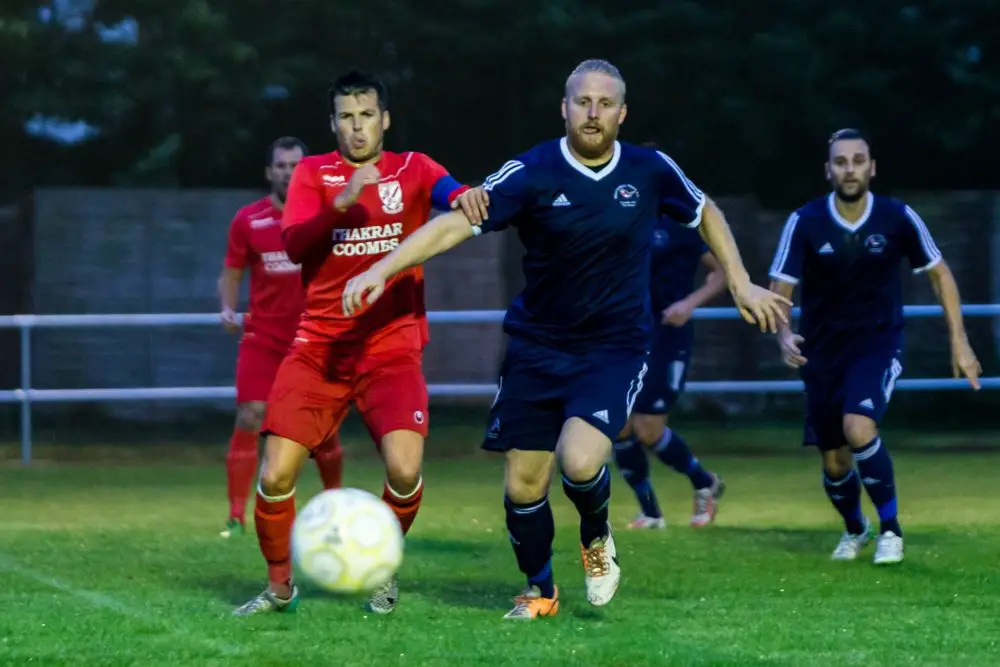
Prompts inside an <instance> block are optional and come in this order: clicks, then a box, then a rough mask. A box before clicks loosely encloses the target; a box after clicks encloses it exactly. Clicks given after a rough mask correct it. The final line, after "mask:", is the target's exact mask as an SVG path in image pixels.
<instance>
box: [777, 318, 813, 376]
mask: <svg viewBox="0 0 1000 667" xmlns="http://www.w3.org/2000/svg"><path fill="white" fill-rule="evenodd" d="M804 341H805V338H803V337H802V336H800V335H798V334H797V333H795V332H794V331H792V330H791V329H788V328H784V329H782V330H781V332H780V333H779V334H778V345H779V346H780V347H781V360H782V361H783V362H785V365H786V366H788V367H789V368H800V367H802V366H805V365H806V361H808V359H806V358H805V357H803V356H802V350H801V349H799V346H800V345H802V343H803V342H804Z"/></svg>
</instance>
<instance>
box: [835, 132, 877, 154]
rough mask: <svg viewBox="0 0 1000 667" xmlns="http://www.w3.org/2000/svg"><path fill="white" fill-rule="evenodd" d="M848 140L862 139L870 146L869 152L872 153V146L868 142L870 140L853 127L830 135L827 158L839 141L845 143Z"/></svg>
mask: <svg viewBox="0 0 1000 667" xmlns="http://www.w3.org/2000/svg"><path fill="white" fill-rule="evenodd" d="M848 139H860V140H861V141H863V142H865V143H866V144H868V150H869V151H871V146H872V144H871V142H870V141H868V138H867V137H866V136H865V135H864V133H863V132H862V131H861V130H857V129H855V128H853V127H845V128H842V129H840V130H837V131H836V132H834V133H833V134H831V135H830V138H829V139H827V142H826V155H827V157H829V156H830V148H831V147H832V146H833V145H834V144H835V143H837V142H838V141H844V140H848Z"/></svg>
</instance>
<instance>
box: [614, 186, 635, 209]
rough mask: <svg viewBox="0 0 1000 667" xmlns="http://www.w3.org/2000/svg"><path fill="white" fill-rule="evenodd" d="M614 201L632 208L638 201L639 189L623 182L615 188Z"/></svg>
mask: <svg viewBox="0 0 1000 667" xmlns="http://www.w3.org/2000/svg"><path fill="white" fill-rule="evenodd" d="M615 201H616V202H618V203H619V204H621V205H622V206H624V207H625V208H634V207H635V206H636V205H637V204H638V203H639V189H638V188H637V187H635V186H634V185H630V184H628V183H623V184H621V185H619V186H618V187H617V188H615Z"/></svg>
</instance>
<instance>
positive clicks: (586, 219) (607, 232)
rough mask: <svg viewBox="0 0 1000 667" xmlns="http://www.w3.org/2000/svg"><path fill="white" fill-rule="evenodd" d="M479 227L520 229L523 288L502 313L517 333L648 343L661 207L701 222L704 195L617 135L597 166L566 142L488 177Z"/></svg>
mask: <svg viewBox="0 0 1000 667" xmlns="http://www.w3.org/2000/svg"><path fill="white" fill-rule="evenodd" d="M483 187H484V189H485V190H487V191H488V192H489V196H490V206H489V220H487V221H486V222H484V223H483V226H482V231H486V232H490V231H497V230H500V229H504V228H505V227H507V226H508V225H509V226H511V227H514V228H515V229H517V232H518V235H519V236H520V239H521V242H522V243H523V244H524V247H525V249H526V253H525V256H524V260H523V270H524V277H525V288H524V290H523V291H522V292H521V293H520V294H519V295H518V296H517V298H515V299H514V302H513V303H512V304H511V306H510V308H509V309H508V310H507V315H506V317H505V318H504V331H505V332H507V333H508V334H509V335H510V336H512V337H520V338H523V339H526V340H529V341H534V342H536V343H539V344H542V345H547V346H549V347H554V348H558V349H562V350H565V351H568V352H581V353H583V352H590V351H594V350H614V351H624V352H628V351H645V350H646V348H647V347H648V343H649V324H650V306H649V261H650V247H651V245H652V239H653V227H654V226H655V224H656V222H657V220H658V219H659V216H660V212H661V210H662V211H664V212H665V213H666V214H668V215H670V216H671V217H672V218H673V219H674V220H677V221H678V222H679V223H682V224H686V225H688V226H690V227H697V226H698V224H699V223H700V222H701V212H702V208H703V207H704V205H705V195H704V194H702V192H701V190H699V189H698V188H697V187H695V185H694V184H693V183H692V182H691V181H690V180H688V179H687V177H686V176H685V175H684V173H683V172H682V171H681V170H680V168H679V167H678V166H677V165H676V164H675V163H674V162H673V160H671V159H670V158H669V157H667V156H666V155H665V154H663V153H661V152H659V151H655V150H652V149H647V148H640V147H638V146H633V145H630V144H624V143H619V142H615V147H614V156H613V157H612V159H611V161H610V162H608V164H607V165H605V166H604V167H603V168H601V169H599V170H594V169H591V168H589V167H586V166H584V165H582V164H580V162H578V161H577V160H576V159H575V158H574V157H573V155H572V154H571V153H570V151H569V147H568V145H567V140H566V139H565V138H563V139H560V140H553V141H549V142H546V143H543V144H539V145H538V146H535V147H534V148H532V149H531V150H529V151H528V152H526V153H524V154H523V155H521V156H519V157H518V158H516V159H514V160H511V161H509V162H507V163H506V164H504V165H503V166H502V167H501V168H500V169H499V170H498V171H497V172H496V173H494V174H493V175H491V176H489V177H488V178H487V179H486V181H485V183H484V184H483Z"/></svg>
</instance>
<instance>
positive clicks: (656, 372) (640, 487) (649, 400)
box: [613, 339, 668, 529]
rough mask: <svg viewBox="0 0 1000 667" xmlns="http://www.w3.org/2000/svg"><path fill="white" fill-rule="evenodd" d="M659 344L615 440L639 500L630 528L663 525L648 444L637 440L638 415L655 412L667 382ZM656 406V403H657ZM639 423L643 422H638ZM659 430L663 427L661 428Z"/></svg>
mask: <svg viewBox="0 0 1000 667" xmlns="http://www.w3.org/2000/svg"><path fill="white" fill-rule="evenodd" d="M661 347H662V345H661V344H660V342H659V341H658V340H656V339H654V342H653V350H652V354H651V355H650V364H651V368H650V371H649V372H648V373H647V374H646V377H645V378H644V381H643V385H642V390H641V391H640V392H639V396H638V397H637V398H636V401H635V411H634V412H633V413H632V416H631V417H630V418H629V421H628V423H627V424H626V425H625V428H624V429H623V430H622V432H621V433H620V434H619V436H618V438H616V440H615V443H614V450H613V451H614V459H615V464H616V465H617V466H618V470H619V471H620V472H621V474H622V477H624V478H625V481H626V482H627V483H628V485H629V486H630V487H631V488H632V492H633V493H634V494H635V497H636V500H638V501H639V514H638V516H636V518H635V519H633V520H632V521H631V522H630V523H629V524H628V527H629V528H638V529H660V528H664V527H665V526H666V522H665V521H664V519H663V512H662V511H660V503H659V501H658V500H657V498H656V492H655V491H653V485H652V483H651V481H650V479H649V456H648V455H647V453H646V450H647V447H645V446H643V444H642V443H641V442H640V441H639V438H638V433H637V432H636V428H635V427H636V425H637V422H638V421H640V419H641V415H642V414H645V415H649V414H653V413H655V412H656V411H657V410H658V409H662V408H663V407H664V406H663V394H664V392H665V391H666V387H667V384H668V378H667V367H666V364H664V363H662V362H661V361H659V359H660V358H662V357H661V355H660V349H661ZM657 406H659V407H657ZM638 425H639V426H642V424H638ZM661 430H662V429H661Z"/></svg>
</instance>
